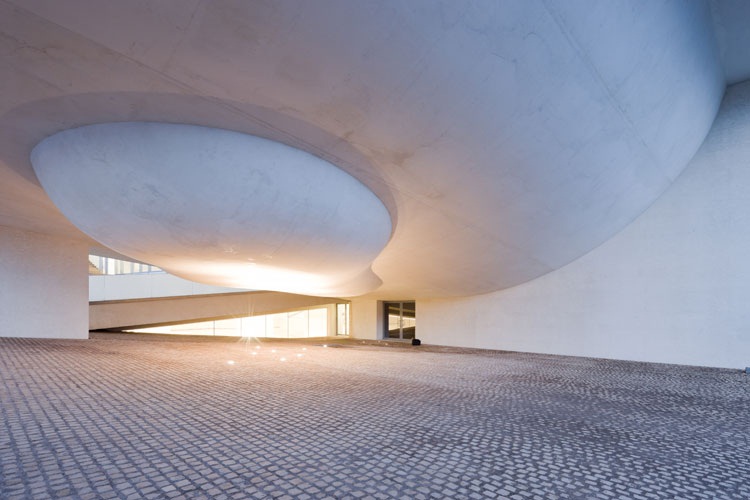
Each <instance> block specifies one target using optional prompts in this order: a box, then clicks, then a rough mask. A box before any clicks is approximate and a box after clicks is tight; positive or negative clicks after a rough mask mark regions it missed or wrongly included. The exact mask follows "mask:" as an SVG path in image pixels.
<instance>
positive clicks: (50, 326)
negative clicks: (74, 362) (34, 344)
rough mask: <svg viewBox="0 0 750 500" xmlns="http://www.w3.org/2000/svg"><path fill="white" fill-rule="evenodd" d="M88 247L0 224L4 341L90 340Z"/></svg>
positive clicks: (0, 332) (0, 305) (0, 310)
mask: <svg viewBox="0 0 750 500" xmlns="http://www.w3.org/2000/svg"><path fill="white" fill-rule="evenodd" d="M87 254H88V245H87V244H86V243H83V242H80V241H73V240H68V239H60V238H55V237H52V236H46V235H42V234H37V233H32V232H27V231H21V230H18V229H12V228H8V227H4V226H0V337H47V338H50V337H52V338H79V339H85V338H88V331H89V329H88V323H89V317H88V281H87V276H88V259H87Z"/></svg>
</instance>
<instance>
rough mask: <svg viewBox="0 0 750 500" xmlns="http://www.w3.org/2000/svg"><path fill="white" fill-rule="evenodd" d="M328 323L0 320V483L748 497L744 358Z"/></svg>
mask: <svg viewBox="0 0 750 500" xmlns="http://www.w3.org/2000/svg"><path fill="white" fill-rule="evenodd" d="M321 342H322V341H317V342H310V341H308V342H280V341H279V342H263V343H256V342H242V341H237V340H232V339H221V340H214V341H208V340H200V339H193V338H184V339H183V338H177V339H176V338H167V339H165V338H159V337H148V336H144V335H130V336H127V335H109V336H108V335H104V334H95V335H94V338H93V339H92V340H87V341H62V340H18V339H0V498H3V499H11V498H33V499H43V498H50V497H53V498H97V499H98V498H172V497H179V498H277V497H282V498H325V497H330V498H408V499H418V498H513V499H524V498H540V499H541V498H543V499H549V498H602V499H607V498H634V499H649V498H707V499H708V498H710V499H715V498H750V377H747V376H746V375H744V374H743V373H741V372H739V371H730V370H713V369H705V368H693V367H679V366H672V365H654V364H643V363H627V362H616V361H604V360H594V359H584V358H570V357H556V356H544V355H530V354H517V353H503V352H492V351H471V350H459V349H446V348H443V349H440V348H430V347H429V346H421V347H411V346H400V347H394V346H393V345H390V346H385V345H382V344H381V345H374V344H362V343H359V342H349V343H342V345H340V346H336V347H333V346H329V347H327V348H326V347H322V346H321V345H320V343H321ZM256 347H257V349H256ZM274 351H275V352H274ZM254 353H255V354H254ZM282 358H284V359H285V361H282V360H281V359H282Z"/></svg>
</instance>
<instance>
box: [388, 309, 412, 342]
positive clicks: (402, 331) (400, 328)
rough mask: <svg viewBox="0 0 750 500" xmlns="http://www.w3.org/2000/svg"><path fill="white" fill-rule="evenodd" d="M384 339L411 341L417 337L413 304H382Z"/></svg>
mask: <svg viewBox="0 0 750 500" xmlns="http://www.w3.org/2000/svg"><path fill="white" fill-rule="evenodd" d="M383 312H384V313H385V335H384V337H385V338H388V339H407V340H408V339H413V338H415V337H416V335H417V308H416V303H415V302H384V303H383Z"/></svg>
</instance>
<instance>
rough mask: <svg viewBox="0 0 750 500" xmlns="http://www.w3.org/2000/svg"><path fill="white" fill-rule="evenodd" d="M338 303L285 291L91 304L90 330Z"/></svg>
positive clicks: (252, 313)
mask: <svg viewBox="0 0 750 500" xmlns="http://www.w3.org/2000/svg"><path fill="white" fill-rule="evenodd" d="M334 302H336V299H331V298H330V297H311V296H308V295H294V294H289V293H281V292H241V293H225V294H214V295H200V296H187V297H162V298H148V299H132V300H114V301H104V302H90V304H89V329H91V330H100V329H106V328H143V327H149V326H155V325H166V324H175V323H184V322H190V321H208V320H215V319H225V318H233V317H240V316H253V315H258V314H273V313H278V312H284V311H290V310H294V309H300V308H305V307H314V306H323V305H326V304H331V303H334Z"/></svg>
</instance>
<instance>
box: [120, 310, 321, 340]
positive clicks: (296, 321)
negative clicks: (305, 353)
mask: <svg viewBox="0 0 750 500" xmlns="http://www.w3.org/2000/svg"><path fill="white" fill-rule="evenodd" d="M128 331H131V332H136V333H162V334H173V335H208V336H224V337H262V338H282V339H288V338H308V337H325V336H327V335H328V309H327V308H325V307H321V308H315V309H305V310H302V311H290V312H284V313H278V314H266V315H262V316H247V317H241V318H230V319H221V320H216V321H201V322H197V323H184V324H180V325H170V326H154V327H150V328H139V329H134V330H128Z"/></svg>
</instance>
